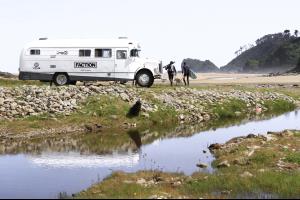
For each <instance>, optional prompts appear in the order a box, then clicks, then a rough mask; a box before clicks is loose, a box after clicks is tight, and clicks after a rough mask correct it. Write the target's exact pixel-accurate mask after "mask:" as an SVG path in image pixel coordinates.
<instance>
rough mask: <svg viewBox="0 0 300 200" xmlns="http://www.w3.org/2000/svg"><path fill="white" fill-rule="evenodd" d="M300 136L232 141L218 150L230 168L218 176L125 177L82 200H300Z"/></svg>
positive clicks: (111, 180) (84, 195) (85, 193)
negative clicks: (117, 199)
mask: <svg viewBox="0 0 300 200" xmlns="http://www.w3.org/2000/svg"><path fill="white" fill-rule="evenodd" d="M299 135H300V134H299V132H298V131H286V132H283V133H278V134H276V135H272V139H270V140H267V139H266V138H264V137H255V138H247V139H243V140H242V141H239V142H236V141H231V142H229V143H228V144H226V145H225V146H222V148H221V149H217V150H215V154H216V156H217V160H216V161H215V165H216V166H217V165H218V164H219V163H221V162H224V160H226V161H228V163H229V165H230V166H228V167H224V168H219V169H218V171H217V172H216V173H215V174H203V173H195V174H193V175H192V176H189V177H187V176H184V175H182V174H168V173H161V172H154V171H152V172H150V171H149V172H138V173H135V174H125V173H121V172H119V173H115V174H113V175H112V176H111V177H109V178H108V179H106V180H104V181H103V182H102V183H101V184H98V185H94V186H93V187H91V188H89V189H87V190H86V191H83V192H81V193H79V194H78V195H77V196H76V198H150V197H151V198H279V197H281V198H299V195H300V190H299V188H300V182H299V180H300V172H299V168H300V163H299V149H300V146H299V144H300V137H299ZM253 149H255V150H254V151H253ZM251 152H252V153H251ZM243 159H245V160H243Z"/></svg>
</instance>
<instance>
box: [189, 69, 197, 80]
mask: <svg viewBox="0 0 300 200" xmlns="http://www.w3.org/2000/svg"><path fill="white" fill-rule="evenodd" d="M190 77H191V78H192V79H197V75H196V73H195V72H194V71H193V70H191V69H190Z"/></svg>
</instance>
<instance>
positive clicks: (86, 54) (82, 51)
mask: <svg viewBox="0 0 300 200" xmlns="http://www.w3.org/2000/svg"><path fill="white" fill-rule="evenodd" d="M90 56H91V50H89V49H80V50H79V57H90Z"/></svg>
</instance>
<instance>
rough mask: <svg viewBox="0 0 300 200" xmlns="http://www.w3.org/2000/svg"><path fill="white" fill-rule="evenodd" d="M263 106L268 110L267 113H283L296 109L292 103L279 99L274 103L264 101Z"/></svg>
mask: <svg viewBox="0 0 300 200" xmlns="http://www.w3.org/2000/svg"><path fill="white" fill-rule="evenodd" d="M264 105H265V107H266V108H267V109H268V113H283V112H288V111H292V110H295V109H296V105H295V104H294V103H292V102H289V101H285V100H280V99H278V100H275V101H270V100H268V101H265V102H264Z"/></svg>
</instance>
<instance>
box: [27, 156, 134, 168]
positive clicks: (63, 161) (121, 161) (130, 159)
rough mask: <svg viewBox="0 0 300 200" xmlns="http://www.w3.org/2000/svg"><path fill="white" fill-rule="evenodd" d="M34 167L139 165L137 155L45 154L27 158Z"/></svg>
mask: <svg viewBox="0 0 300 200" xmlns="http://www.w3.org/2000/svg"><path fill="white" fill-rule="evenodd" d="M27 158H28V160H30V162H32V164H33V165H35V166H38V167H46V168H104V167H105V168H115V167H133V166H135V165H137V164H138V163H139V160H140V156H139V154H137V153H128V154H123V155H122V154H114V155H104V156H97V155H94V156H86V155H85V156H83V155H80V154H78V153H68V154H59V153H56V154H55V153H50V154H47V153H43V154H42V155H39V156H27Z"/></svg>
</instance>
